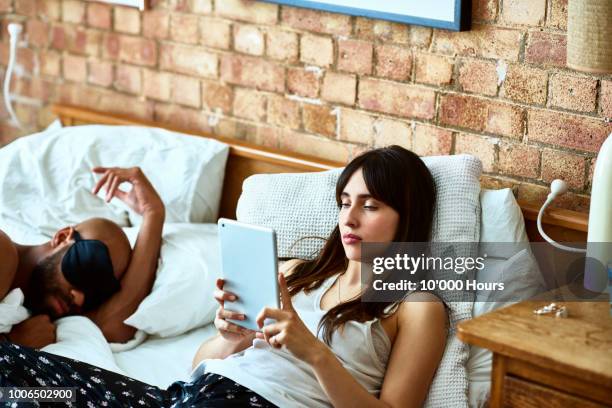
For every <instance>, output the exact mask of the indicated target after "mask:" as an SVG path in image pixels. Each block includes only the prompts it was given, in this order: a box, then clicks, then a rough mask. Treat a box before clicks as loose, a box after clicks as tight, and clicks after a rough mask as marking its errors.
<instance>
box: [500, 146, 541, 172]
mask: <svg viewBox="0 0 612 408" xmlns="http://www.w3.org/2000/svg"><path fill="white" fill-rule="evenodd" d="M499 171H500V172H501V173H503V174H508V175H511V176H519V177H529V178H537V177H538V176H539V173H540V150H539V149H538V148H537V147H533V146H527V145H524V144H520V143H511V142H502V143H500V145H499Z"/></svg>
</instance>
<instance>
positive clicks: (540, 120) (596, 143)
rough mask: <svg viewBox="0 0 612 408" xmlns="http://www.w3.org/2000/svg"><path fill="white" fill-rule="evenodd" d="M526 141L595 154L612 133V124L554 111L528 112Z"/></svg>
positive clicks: (536, 110) (537, 110) (535, 110)
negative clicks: (527, 138) (527, 139)
mask: <svg viewBox="0 0 612 408" xmlns="http://www.w3.org/2000/svg"><path fill="white" fill-rule="evenodd" d="M527 129H528V137H529V140H534V141H538V142H543V143H548V144H551V145H556V146H563V147H568V148H571V149H576V150H582V151H588V152H594V153H597V152H598V151H599V149H600V148H601V145H602V144H603V142H604V140H606V137H607V136H608V134H609V133H610V132H611V131H612V124H606V123H604V122H603V121H601V120H599V119H593V118H589V117H585V116H579V115H572V114H568V113H561V112H555V111H547V110H539V109H533V110H530V111H529V112H528V117H527Z"/></svg>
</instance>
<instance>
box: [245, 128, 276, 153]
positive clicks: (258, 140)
mask: <svg viewBox="0 0 612 408" xmlns="http://www.w3.org/2000/svg"><path fill="white" fill-rule="evenodd" d="M283 131H285V130H284V129H279V128H277V127H275V126H269V125H262V124H259V125H258V126H257V128H256V130H255V132H254V133H247V134H246V135H245V137H246V140H247V141H249V142H251V143H255V144H256V145H258V146H264V147H272V148H275V149H278V138H279V134H280V133H281V132H283Z"/></svg>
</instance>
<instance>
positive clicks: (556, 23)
mask: <svg viewBox="0 0 612 408" xmlns="http://www.w3.org/2000/svg"><path fill="white" fill-rule="evenodd" d="M546 25H547V26H549V27H553V28H559V29H561V30H567V0H551V1H550V13H549V14H548V21H547V22H546Z"/></svg>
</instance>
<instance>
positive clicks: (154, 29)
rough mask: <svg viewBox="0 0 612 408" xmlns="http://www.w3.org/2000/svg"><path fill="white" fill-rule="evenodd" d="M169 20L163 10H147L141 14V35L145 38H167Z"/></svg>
mask: <svg viewBox="0 0 612 408" xmlns="http://www.w3.org/2000/svg"><path fill="white" fill-rule="evenodd" d="M169 31H170V18H169V16H168V13H167V12H166V11H164V10H147V11H144V12H143V13H142V34H143V35H144V36H145V37H147V38H160V39H163V38H168V33H169Z"/></svg>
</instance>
